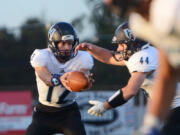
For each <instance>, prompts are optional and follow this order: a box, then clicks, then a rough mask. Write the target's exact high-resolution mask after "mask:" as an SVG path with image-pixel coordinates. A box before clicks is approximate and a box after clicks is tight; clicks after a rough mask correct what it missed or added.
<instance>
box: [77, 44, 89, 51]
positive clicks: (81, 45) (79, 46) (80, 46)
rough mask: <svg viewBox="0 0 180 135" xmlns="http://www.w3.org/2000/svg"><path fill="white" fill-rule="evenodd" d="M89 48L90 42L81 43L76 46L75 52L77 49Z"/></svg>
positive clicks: (84, 49) (85, 49)
mask: <svg viewBox="0 0 180 135" xmlns="http://www.w3.org/2000/svg"><path fill="white" fill-rule="evenodd" d="M91 49H92V44H90V43H81V44H79V45H77V46H76V48H75V52H77V51H78V50H82V51H87V50H91Z"/></svg>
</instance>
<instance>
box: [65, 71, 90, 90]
mask: <svg viewBox="0 0 180 135" xmlns="http://www.w3.org/2000/svg"><path fill="white" fill-rule="evenodd" d="M67 81H68V83H67V85H68V87H70V88H71V89H72V91H73V92H80V91H82V90H83V89H84V88H86V87H87V86H88V79H87V77H86V76H85V75H84V73H82V72H71V74H70V75H69V76H68V77H67Z"/></svg>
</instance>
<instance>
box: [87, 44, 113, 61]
mask: <svg viewBox="0 0 180 135" xmlns="http://www.w3.org/2000/svg"><path fill="white" fill-rule="evenodd" d="M90 45H91V48H90V49H88V50H87V51H88V52H89V53H90V54H91V55H92V56H93V57H94V58H95V59H97V60H99V61H100V62H102V63H106V64H112V63H111V61H110V59H111V58H112V54H111V51H109V50H107V49H105V48H102V47H98V46H96V45H93V44H90Z"/></svg>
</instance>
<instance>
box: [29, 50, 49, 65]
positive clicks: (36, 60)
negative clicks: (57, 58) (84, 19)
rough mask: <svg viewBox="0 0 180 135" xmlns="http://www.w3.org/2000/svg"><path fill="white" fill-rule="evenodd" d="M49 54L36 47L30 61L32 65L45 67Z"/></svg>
mask: <svg viewBox="0 0 180 135" xmlns="http://www.w3.org/2000/svg"><path fill="white" fill-rule="evenodd" d="M46 61H47V55H46V53H43V51H41V50H39V49H36V50H34V52H33V53H32V55H31V58H30V63H31V65H32V67H43V66H45V65H46Z"/></svg>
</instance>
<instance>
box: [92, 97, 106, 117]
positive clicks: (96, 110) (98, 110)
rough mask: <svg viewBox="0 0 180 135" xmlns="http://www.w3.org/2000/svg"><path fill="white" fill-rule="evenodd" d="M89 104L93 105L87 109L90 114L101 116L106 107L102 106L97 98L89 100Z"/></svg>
mask: <svg viewBox="0 0 180 135" xmlns="http://www.w3.org/2000/svg"><path fill="white" fill-rule="evenodd" d="M89 104H92V105H93V106H92V107H91V108H90V109H89V110H88V113H89V114H90V115H95V116H102V115H103V113H104V112H105V111H106V109H105V108H104V106H103V102H101V101H97V100H89Z"/></svg>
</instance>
